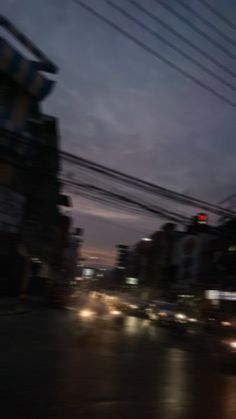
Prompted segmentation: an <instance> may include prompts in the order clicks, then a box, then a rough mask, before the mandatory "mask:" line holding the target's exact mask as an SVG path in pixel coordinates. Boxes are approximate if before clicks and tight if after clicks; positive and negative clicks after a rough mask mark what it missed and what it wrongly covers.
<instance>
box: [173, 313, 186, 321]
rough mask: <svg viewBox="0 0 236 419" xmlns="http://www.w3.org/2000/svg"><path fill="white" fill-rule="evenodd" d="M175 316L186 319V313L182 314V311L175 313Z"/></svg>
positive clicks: (178, 318)
mask: <svg viewBox="0 0 236 419" xmlns="http://www.w3.org/2000/svg"><path fill="white" fill-rule="evenodd" d="M175 318H176V319H177V320H187V316H186V314H183V313H176V315H175Z"/></svg>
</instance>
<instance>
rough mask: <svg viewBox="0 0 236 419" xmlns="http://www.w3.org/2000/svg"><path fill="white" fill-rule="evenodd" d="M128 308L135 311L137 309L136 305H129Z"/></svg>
mask: <svg viewBox="0 0 236 419" xmlns="http://www.w3.org/2000/svg"><path fill="white" fill-rule="evenodd" d="M129 308H132V309H133V310H136V309H137V308H138V306H137V304H130V305H129Z"/></svg>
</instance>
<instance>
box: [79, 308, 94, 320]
mask: <svg viewBox="0 0 236 419" xmlns="http://www.w3.org/2000/svg"><path fill="white" fill-rule="evenodd" d="M79 315H80V316H81V317H83V318H89V317H92V316H93V315H94V312H93V311H92V310H81V311H80V313H79Z"/></svg>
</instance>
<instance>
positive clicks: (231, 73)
mask: <svg viewBox="0 0 236 419" xmlns="http://www.w3.org/2000/svg"><path fill="white" fill-rule="evenodd" d="M127 1H128V2H129V3H131V4H132V5H133V6H135V7H136V8H137V9H138V10H139V11H141V12H142V13H144V14H145V15H146V16H148V17H149V18H151V19H152V20H153V21H154V22H157V23H158V24H159V25H161V26H162V27H163V28H165V29H166V30H167V31H169V32H170V33H172V34H173V35H175V36H176V37H177V38H179V39H181V41H183V42H185V43H186V44H187V45H188V46H190V47H191V48H193V50H194V51H197V52H198V53H199V54H201V55H202V56H204V57H205V58H207V59H208V60H209V61H211V62H212V63H213V64H215V65H216V66H218V67H219V68H221V69H222V70H224V71H225V72H226V73H228V74H229V75H230V76H232V77H236V73H235V72H233V71H232V70H231V69H230V68H228V67H226V66H225V65H224V64H223V63H221V62H220V61H218V60H217V59H216V58H214V57H213V56H212V55H210V54H208V52H207V51H205V50H204V49H202V48H200V47H199V46H198V45H196V44H195V43H193V42H192V41H190V40H189V39H188V38H186V37H185V36H184V35H182V34H181V33H180V32H178V31H176V30H175V29H174V28H172V26H170V25H168V23H166V22H165V21H164V20H162V19H161V18H160V17H158V16H156V15H154V14H153V13H151V12H150V11H149V10H147V9H146V8H145V7H143V6H142V5H141V4H139V3H137V1H135V0H127Z"/></svg>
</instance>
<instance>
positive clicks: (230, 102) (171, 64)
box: [73, 0, 236, 108]
mask: <svg viewBox="0 0 236 419" xmlns="http://www.w3.org/2000/svg"><path fill="white" fill-rule="evenodd" d="M73 1H74V2H75V3H76V4H78V5H79V6H81V7H82V8H84V9H85V10H87V12H89V13H90V14H92V15H93V16H95V17H97V18H98V19H100V20H101V21H102V22H104V23H106V25H108V26H110V27H112V28H113V29H115V30H116V31H117V32H119V33H120V34H122V35H123V36H125V37H126V38H128V39H129V40H130V41H132V42H133V43H135V44H136V45H138V46H139V47H141V48H142V49H144V50H145V51H147V52H148V53H150V54H151V55H153V56H154V57H155V58H157V59H158V60H160V61H162V62H163V63H165V64H166V65H168V66H169V67H171V68H172V69H174V70H176V71H177V72H178V73H180V74H182V75H183V76H184V77H186V78H187V79H189V80H191V81H192V82H193V83H195V84H197V85H198V86H200V87H202V88H203V89H205V90H206V91H208V92H209V93H211V94H212V95H214V96H215V97H217V98H218V99H220V100H222V101H223V102H225V103H227V104H228V105H230V106H232V107H233V108H235V107H236V102H234V101H233V100H231V99H229V98H228V97H226V96H224V95H223V94H222V93H220V92H218V91H216V90H215V89H214V88H212V87H210V86H209V85H208V84H206V83H205V82H203V81H201V80H200V79H198V78H197V77H195V76H194V75H192V74H191V73H189V72H188V71H186V70H184V69H183V68H182V67H180V66H179V65H177V64H175V63H174V62H173V61H171V60H169V59H168V58H166V57H164V56H163V55H161V54H160V53H159V52H157V51H156V50H155V49H153V48H151V47H149V46H148V45H146V44H145V43H144V42H142V41H140V40H139V39H138V38H136V37H135V36H133V35H132V34H130V33H129V32H127V31H126V30H125V29H123V28H122V27H120V26H119V25H117V24H116V23H114V22H113V21H111V20H110V19H108V18H107V17H105V16H104V15H102V14H101V13H99V12H97V11H96V10H95V9H93V8H92V7H90V6H87V5H86V4H85V3H84V2H83V1H81V0H73Z"/></svg>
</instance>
